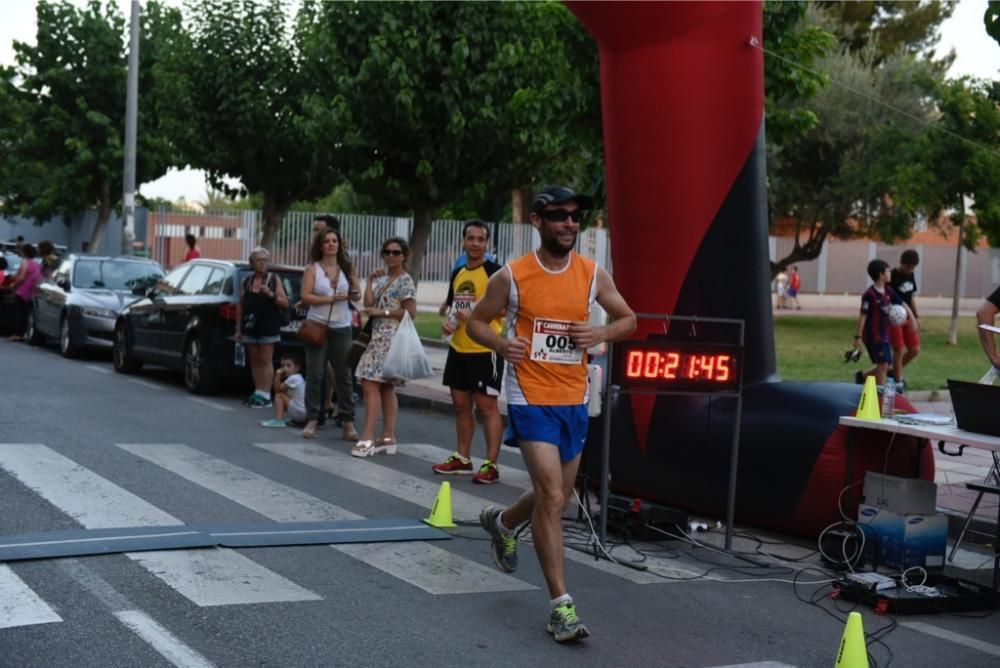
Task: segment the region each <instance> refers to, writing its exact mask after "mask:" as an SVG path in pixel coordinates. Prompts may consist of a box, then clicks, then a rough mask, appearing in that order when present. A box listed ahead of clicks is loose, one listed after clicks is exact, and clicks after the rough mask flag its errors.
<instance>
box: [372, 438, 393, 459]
mask: <svg viewBox="0 0 1000 668" xmlns="http://www.w3.org/2000/svg"><path fill="white" fill-rule="evenodd" d="M374 449H375V454H376V455H394V454H396V439H394V438H388V437H383V438H380V439H378V445H376V446H375V448H374Z"/></svg>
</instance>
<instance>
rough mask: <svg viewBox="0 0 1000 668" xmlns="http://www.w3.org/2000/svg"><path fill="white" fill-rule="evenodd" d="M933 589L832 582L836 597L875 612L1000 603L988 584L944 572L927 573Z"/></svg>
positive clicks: (966, 608) (970, 608)
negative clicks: (985, 585)
mask: <svg viewBox="0 0 1000 668" xmlns="http://www.w3.org/2000/svg"><path fill="white" fill-rule="evenodd" d="M924 584H925V585H927V586H929V587H934V589H936V590H937V591H936V592H934V593H930V594H928V593H926V592H922V591H920V590H919V589H918V590H915V591H907V588H906V587H905V586H903V585H901V584H900V585H897V586H896V587H893V588H891V589H882V590H878V591H874V590H873V589H872V588H871V586H870V585H869V584H867V583H859V582H856V581H854V580H851V579H848V578H846V577H845V578H842V579H841V580H839V581H838V582H835V583H834V585H833V586H834V588H835V589H836V591H837V596H838V598H843V599H846V600H848V601H857V602H859V603H864V604H865V605H870V606H871V607H873V608H875V610H876V612H879V613H882V614H885V613H889V614H896V615H922V614H927V613H933V612H974V611H979V610H993V609H995V608H996V607H997V604H998V603H1000V595H998V594H997V592H994V591H993V590H992V589H990V588H989V587H984V586H982V585H979V584H976V583H975V582H969V581H968V580H959V579H957V578H952V577H948V576H946V575H937V574H933V573H931V574H929V575H928V576H927V582H925V583H924Z"/></svg>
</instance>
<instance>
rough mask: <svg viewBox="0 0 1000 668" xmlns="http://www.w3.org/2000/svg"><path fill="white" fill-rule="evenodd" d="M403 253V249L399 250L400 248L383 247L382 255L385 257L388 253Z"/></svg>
mask: <svg viewBox="0 0 1000 668" xmlns="http://www.w3.org/2000/svg"><path fill="white" fill-rule="evenodd" d="M402 254H403V251H401V250H399V249H398V248H383V249H382V256H383V257H385V256H386V255H402Z"/></svg>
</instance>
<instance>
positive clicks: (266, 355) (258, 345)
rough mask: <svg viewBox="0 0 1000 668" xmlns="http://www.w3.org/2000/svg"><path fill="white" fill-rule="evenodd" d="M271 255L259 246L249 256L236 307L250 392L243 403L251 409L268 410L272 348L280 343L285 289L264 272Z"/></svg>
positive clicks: (271, 381) (272, 358)
mask: <svg viewBox="0 0 1000 668" xmlns="http://www.w3.org/2000/svg"><path fill="white" fill-rule="evenodd" d="M270 259H271V254H270V253H268V252H267V249H266V248H264V247H263V246H257V247H256V248H254V249H253V250H252V251H251V252H250V268H251V269H253V273H252V274H250V275H249V276H247V277H246V278H244V279H243V281H241V284H240V301H239V302H237V304H236V335H235V337H234V338H235V339H236V341H237V343H242V344H244V345H245V346H246V350H247V356H248V357H249V358H250V375H251V376H253V385H254V392H253V394H251V395H250V398H249V399H247V404H249V405H250V406H251V407H252V408H270V407H271V385H272V383H273V382H274V344H276V343H277V342H278V341H281V309H283V308H288V296H287V295H286V294H285V286H284V285H282V283H281V280H280V279H279V278H278V277H277V276H276V275H274V274H272V273H270V272H268V270H267V262H268V260H270Z"/></svg>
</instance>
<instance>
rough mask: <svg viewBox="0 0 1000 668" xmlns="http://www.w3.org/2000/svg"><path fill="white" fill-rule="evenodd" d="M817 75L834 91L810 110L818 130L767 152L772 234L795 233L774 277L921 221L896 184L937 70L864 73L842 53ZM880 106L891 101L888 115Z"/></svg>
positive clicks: (910, 67) (915, 67)
mask: <svg viewBox="0 0 1000 668" xmlns="http://www.w3.org/2000/svg"><path fill="white" fill-rule="evenodd" d="M818 67H819V69H820V71H822V72H824V73H825V74H827V75H828V76H829V77H830V78H831V79H832V80H834V81H836V82H837V85H836V86H830V87H828V88H825V89H823V90H821V91H820V92H819V93H818V94H817V95H816V96H815V97H814V98H813V99H812V100H811V101H810V102H809V107H810V108H811V109H812V110H813V111H814V112H815V113H816V115H817V117H818V119H819V124H818V125H817V126H816V127H815V128H814V129H813V130H811V131H810V132H808V133H807V134H805V135H803V136H801V137H799V138H798V139H796V140H794V141H791V142H788V143H787V144H785V145H784V146H780V147H770V151H769V156H768V180H769V188H768V198H769V202H770V215H771V225H772V227H773V226H774V225H775V224H776V223H777V222H778V221H779V220H782V219H790V220H792V221H794V226H795V227H794V245H793V248H792V250H791V251H790V252H789V254H788V255H787V256H785V257H784V258H779V259H777V260H776V261H775V262H772V264H771V271H772V275H773V274H777V272H778V271H781V270H782V269H784V268H786V267H788V266H789V265H791V264H795V263H796V262H801V261H806V260H811V259H815V258H816V257H818V256H819V254H820V252H821V251H822V249H823V244H824V243H826V240H827V239H829V238H839V239H849V238H854V237H878V238H881V239H883V240H885V241H887V242H891V241H893V240H895V239H899V238H907V237H908V236H909V235H910V233H911V230H912V226H913V223H914V221H915V220H916V216H917V215H918V210H917V208H916V207H914V206H910V205H909V204H908V202H909V200H906V199H904V198H903V197H902V196H901V194H900V184H899V178H898V176H899V172H900V170H902V169H904V168H906V167H907V165H908V163H907V160H908V158H907V157H906V156H907V155H908V154H909V151H910V149H908V148H907V147H911V146H912V143H913V141H914V139H915V137H917V136H919V134H920V128H921V127H922V126H920V124H919V122H918V121H915V120H914V119H920V118H930V114H931V111H932V110H931V108H930V106H929V103H928V99H927V93H928V89H929V86H930V85H931V82H933V80H934V76H935V69H934V66H933V65H932V64H929V63H927V62H926V61H918V60H916V59H915V58H913V57H911V56H909V55H905V54H899V55H896V56H893V57H892V58H889V59H888V60H886V61H885V62H884V63H883V64H882V65H881V66H880V67H878V68H876V69H871V68H870V67H868V66H867V64H866V62H865V60H864V58H862V57H859V56H858V55H857V54H852V53H850V52H848V51H846V50H845V51H841V52H839V53H837V54H834V55H831V56H828V57H826V58H824V59H823V60H822V61H821V62H820V63H819V64H818ZM879 100H892V105H893V109H889V108H887V107H886V106H884V105H883V104H880V103H879V102H878V101H879Z"/></svg>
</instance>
